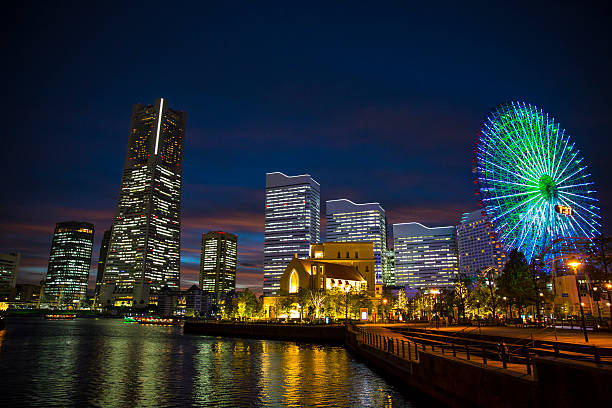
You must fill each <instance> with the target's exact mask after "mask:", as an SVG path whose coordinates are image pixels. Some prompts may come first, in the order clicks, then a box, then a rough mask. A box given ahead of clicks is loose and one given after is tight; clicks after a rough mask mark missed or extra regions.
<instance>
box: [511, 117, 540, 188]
mask: <svg viewBox="0 0 612 408" xmlns="http://www.w3.org/2000/svg"><path fill="white" fill-rule="evenodd" d="M511 126H512V127H513V128H514V132H515V133H518V129H517V128H516V126H515V125H514V122H513V123H512V124H511ZM523 130H524V131H525V132H526V130H525V127H524V125H523ZM519 142H520V143H522V144H523V147H524V150H523V149H521V152H522V153H523V154H525V155H527V153H528V154H529V156H528V160H529V161H530V162H531V164H533V165H534V167H536V168H537V173H536V174H534V177H538V176H541V175H542V174H544V168H543V167H542V165H541V163H540V162H539V161H538V160H537V156H535V155H534V154H532V148H533V146H531V147H530V146H528V145H527V144H526V143H525V140H524V139H519Z"/></svg>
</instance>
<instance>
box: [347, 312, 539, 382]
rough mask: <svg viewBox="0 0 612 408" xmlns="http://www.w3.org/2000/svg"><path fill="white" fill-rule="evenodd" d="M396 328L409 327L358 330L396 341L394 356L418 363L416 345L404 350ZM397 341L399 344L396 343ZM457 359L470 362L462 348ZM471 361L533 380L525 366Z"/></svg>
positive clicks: (371, 326) (369, 326) (448, 353)
mask: <svg viewBox="0 0 612 408" xmlns="http://www.w3.org/2000/svg"><path fill="white" fill-rule="evenodd" d="M394 327H398V328H399V327H407V325H406V324H365V325H359V326H358V328H362V329H364V330H366V331H367V332H369V333H372V334H374V335H379V336H383V337H388V338H392V339H394V346H393V347H394V353H393V354H394V355H397V356H398V357H403V358H405V359H406V360H413V361H416V354H415V349H414V344H412V345H411V346H410V347H408V346H407V345H406V344H405V345H404V348H403V349H402V346H401V342H402V340H406V337H404V335H403V334H401V333H397V332H395V331H393V330H391V329H392V328H394ZM411 327H414V326H411ZM364 340H365V339H364ZM396 341H398V342H397V343H395V342H396ZM378 348H381V349H383V348H384V347H378ZM419 350H421V346H419ZM426 350H427V351H428V352H432V350H431V348H430V346H426ZM433 352H434V353H436V354H440V355H446V356H449V357H450V356H452V351H450V350H448V349H447V350H446V351H444V352H443V351H442V350H441V349H440V348H439V347H437V348H436V349H435V351H433ZM456 358H459V359H461V360H466V361H467V360H468V356H467V353H466V352H465V351H462V349H460V348H457V350H456ZM470 361H471V362H472V363H476V364H486V365H487V366H488V367H489V368H494V369H499V370H506V369H507V370H510V371H512V372H514V373H515V374H518V375H521V376H526V377H529V378H531V375H529V374H527V367H526V366H525V365H524V364H513V363H508V364H507V366H506V367H507V368H506V369H504V368H503V364H502V362H501V361H495V360H491V359H490V358H488V359H487V360H486V363H485V362H484V360H483V359H482V356H478V355H475V354H472V355H471V356H470Z"/></svg>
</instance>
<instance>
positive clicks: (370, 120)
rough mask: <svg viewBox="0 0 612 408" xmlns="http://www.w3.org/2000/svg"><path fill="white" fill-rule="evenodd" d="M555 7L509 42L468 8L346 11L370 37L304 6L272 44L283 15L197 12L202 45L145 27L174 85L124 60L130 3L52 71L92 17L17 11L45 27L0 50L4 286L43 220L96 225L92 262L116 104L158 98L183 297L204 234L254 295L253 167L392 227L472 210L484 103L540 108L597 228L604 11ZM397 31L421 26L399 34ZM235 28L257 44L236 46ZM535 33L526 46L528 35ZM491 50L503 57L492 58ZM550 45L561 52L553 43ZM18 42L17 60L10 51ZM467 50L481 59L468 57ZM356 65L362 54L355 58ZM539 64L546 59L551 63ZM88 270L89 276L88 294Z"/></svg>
mask: <svg viewBox="0 0 612 408" xmlns="http://www.w3.org/2000/svg"><path fill="white" fill-rule="evenodd" d="M45 7H47V6H43V8H45ZM568 7H570V6H566V5H561V6H559V7H558V8H556V9H552V10H550V9H548V8H544V7H531V8H530V13H529V14H528V15H523V16H522V18H524V19H525V20H524V21H525V24H526V25H530V30H528V32H529V35H527V34H525V33H522V32H520V31H519V33H518V34H517V33H516V32H515V21H514V19H513V17H512V15H511V14H510V15H507V16H502V17H500V18H499V19H495V24H494V25H495V26H493V24H490V23H486V22H484V23H485V25H486V27H484V28H483V27H482V26H481V28H480V30H482V32H481V31H478V29H474V28H470V27H473V26H476V24H472V23H475V22H477V21H480V17H481V14H479V13H478V10H474V9H471V10H469V9H466V10H461V9H452V8H451V9H448V10H447V11H446V12H444V13H442V15H440V16H439V18H438V19H437V21H438V23H437V24H438V26H432V27H431V28H427V27H424V26H423V25H422V24H420V23H419V21H418V20H419V18H420V17H422V16H423V15H427V12H426V11H423V10H414V11H411V12H410V13H407V12H405V11H399V12H397V13H389V12H387V13H385V12H384V11H381V10H379V11H378V12H377V13H374V14H373V15H372V14H371V13H369V11H368V10H364V9H359V8H358V7H356V8H355V9H354V10H353V11H352V12H351V17H352V18H354V19H355V21H357V22H360V23H361V24H365V25H366V26H367V27H369V28H371V30H368V32H369V33H370V34H369V35H368V37H362V36H361V35H363V34H361V35H360V34H359V31H358V30H355V29H354V28H352V27H350V26H349V27H337V26H336V25H334V22H335V20H334V19H333V18H330V17H329V16H333V15H335V14H334V12H333V11H331V14H329V16H328V17H321V19H320V20H317V21H316V22H314V23H313V22H312V19H311V18H312V12H308V11H306V12H304V13H301V16H294V17H292V18H294V19H295V21H294V23H292V24H291V26H292V27H293V31H292V32H293V33H294V36H293V37H292V38H291V39H285V38H280V37H282V36H280V37H279V36H278V35H277V30H282V29H284V28H287V25H286V24H285V25H284V24H283V23H282V22H278V21H276V23H275V25H272V26H271V28H269V29H265V28H264V26H265V23H266V22H270V21H272V22H274V21H273V20H274V19H275V16H267V17H266V16H262V18H264V17H266V18H264V22H262V23H257V24H260V25H258V26H257V27H256V28H257V29H256V30H251V29H249V28H248V26H245V25H244V24H243V23H244V22H245V21H251V20H252V19H251V18H250V17H247V16H246V14H245V15H244V16H237V17H235V20H232V21H231V22H230V26H231V27H232V28H234V29H237V30H233V31H234V32H233V33H229V34H228V33H227V31H226V29H225V28H224V25H223V24H220V23H215V22H214V20H215V19H216V20H219V21H225V20H223V19H219V16H223V15H224V14H223V13H224V11H223V10H213V11H211V14H207V15H206V16H205V18H204V21H206V22H208V23H210V24H207V30H208V31H207V32H206V36H205V38H207V41H208V42H202V41H200V40H201V38H199V37H198V38H191V37H190V33H189V32H186V31H181V30H177V31H176V32H175V33H155V36H156V38H157V39H158V40H163V39H164V36H165V35H169V40H174V41H176V40H181V42H182V41H183V40H184V41H185V42H184V43H185V47H187V48H188V49H190V50H191V51H189V50H187V51H186V52H184V53H183V55H184V60H183V63H181V64H178V65H180V66H181V67H184V68H182V69H185V70H186V73H185V75H177V74H179V73H181V72H180V70H177V68H176V67H175V66H176V65H177V64H176V61H172V62H170V60H171V59H168V60H167V61H166V60H162V61H161V62H160V64H159V65H158V66H155V67H148V68H147V69H146V70H142V69H133V67H134V66H137V64H140V63H141V59H142V54H140V52H143V53H145V54H154V51H152V50H153V48H152V47H153V45H152V44H153V43H154V42H155V41H152V42H151V43H149V44H145V45H142V44H140V43H139V42H137V40H136V38H137V36H134V35H133V34H134V33H135V32H142V31H146V29H145V28H144V27H143V26H138V25H136V26H134V27H132V26H131V24H132V23H128V22H133V21H134V20H137V21H143V20H142V19H134V18H133V16H134V14H135V13H136V10H126V17H118V21H117V24H115V25H114V27H115V29H114V31H115V34H111V33H108V32H106V33H105V34H104V35H103V36H102V37H103V40H104V41H105V42H101V41H102V40H97V39H95V38H90V37H86V38H83V39H82V41H81V42H79V43H78V44H75V47H74V50H75V51H72V50H68V51H66V52H67V53H68V55H69V56H70V58H71V59H72V60H73V64H70V65H69V66H68V67H64V68H63V69H61V70H59V69H55V68H54V67H55V66H57V65H58V61H59V60H58V59H60V58H63V57H66V55H63V54H62V55H57V56H55V55H53V54H52V53H51V51H47V47H46V45H47V41H53V42H54V43H66V42H67V41H68V40H69V39H70V38H79V37H80V36H79V33H80V32H81V31H80V30H82V29H83V27H85V25H86V24H89V25H93V26H96V25H97V24H101V21H103V20H104V15H102V14H101V15H99V17H87V18H86V19H85V20H82V21H81V22H75V23H74V24H76V26H75V25H71V24H68V23H67V22H69V21H77V20H78V19H76V18H74V14H73V13H79V10H78V7H76V8H74V10H71V9H66V10H64V12H62V13H60V15H61V17H60V19H59V20H58V21H57V22H52V21H42V20H40V19H39V18H38V17H35V16H30V15H26V14H19V13H17V16H16V19H15V20H16V21H17V22H20V24H21V25H22V27H23V28H22V30H20V31H19V32H22V33H23V32H26V31H27V30H28V29H29V28H31V27H33V25H35V26H36V27H37V29H38V30H39V32H42V34H43V35H40V36H39V37H40V38H39V37H36V38H34V37H30V36H27V35H26V36H24V38H17V37H15V38H14V40H15V44H16V45H17V46H16V47H15V49H14V50H12V52H14V53H15V54H14V55H13V54H11V55H13V56H16V57H17V59H18V60H22V61H23V65H24V67H25V68H24V69H23V70H22V72H19V73H18V74H17V76H16V78H17V80H16V81H14V82H12V83H11V84H9V86H10V89H9V91H10V92H11V91H13V92H14V93H15V95H17V97H16V100H15V103H14V107H12V108H11V109H12V110H11V113H12V114H13V117H14V118H15V120H14V121H12V122H11V123H10V124H9V128H8V134H9V135H11V136H12V137H11V138H10V139H11V141H10V143H9V145H8V147H7V149H5V150H3V153H2V154H3V158H4V160H3V163H4V165H5V166H6V170H7V173H8V174H12V173H11V172H12V171H13V169H14V168H23V171H22V173H21V174H20V176H19V177H9V180H8V186H7V191H11V194H12V195H13V196H14V197H16V198H17V200H16V202H17V203H18V204H15V203H12V202H8V201H7V202H5V203H3V204H2V211H1V213H2V216H1V218H0V224H1V225H2V233H1V234H0V237H1V241H0V250H1V251H2V252H19V253H21V254H22V259H21V267H20V274H19V278H18V279H19V281H21V282H32V283H37V282H38V281H39V280H40V279H42V276H43V275H44V271H45V270H46V268H47V263H48V254H47V253H46V252H47V251H48V248H49V246H50V244H51V236H52V233H53V226H54V225H55V223H56V222H59V221H63V220H69V219H79V220H83V221H88V222H91V223H93V224H94V225H95V228H96V230H97V231H98V233H97V234H96V236H95V240H96V242H95V245H94V255H93V259H92V264H94V265H95V264H96V263H97V262H98V256H99V255H98V251H99V248H100V241H101V239H102V231H104V230H106V229H108V228H109V227H110V225H111V223H112V219H113V216H114V214H113V209H114V207H115V205H116V203H117V191H118V188H119V181H120V178H121V170H120V169H121V164H122V162H123V159H124V157H125V156H124V153H125V135H126V128H127V126H128V125H129V113H127V112H129V107H130V106H131V105H132V104H133V103H135V102H141V103H150V101H152V100H155V99H157V98H159V97H160V96H163V97H164V98H166V97H167V98H168V99H169V100H171V101H172V103H173V104H176V106H178V107H180V109H182V110H184V111H185V112H188V113H189V115H190V119H189V123H188V125H187V129H186V133H187V139H186V157H185V169H184V179H185V180H186V181H185V186H184V193H183V202H184V210H183V217H182V228H183V234H182V240H183V243H182V246H183V248H182V254H181V260H182V264H181V270H182V276H183V280H184V282H183V283H182V286H183V287H189V286H190V284H191V283H195V282H197V275H198V270H199V251H200V249H199V239H200V236H201V234H202V232H205V231H207V230H211V229H221V230H227V231H230V232H233V233H236V234H237V235H239V236H240V237H241V243H240V247H239V249H238V252H239V254H238V258H239V259H238V263H239V265H238V272H237V274H238V277H239V278H238V282H237V285H238V287H258V286H260V285H261V281H262V277H263V273H262V262H263V228H264V215H263V202H264V174H265V173H266V172H269V171H283V172H285V173H286V174H304V173H308V174H311V175H312V176H313V178H314V179H316V180H317V181H318V182H320V183H321V185H322V186H323V188H322V191H321V201H322V203H324V202H325V201H326V200H329V199H334V198H337V197H346V198H348V199H351V200H352V201H354V202H380V203H381V205H382V206H383V207H384V208H385V210H386V213H387V217H388V218H389V222H390V223H398V222H411V221H415V222H421V223H424V224H426V225H431V226H441V225H449V224H450V225H456V224H457V223H458V222H459V220H460V216H461V214H462V213H464V212H466V211H473V210H477V209H478V201H477V197H475V196H474V192H473V185H472V178H473V177H472V173H471V160H472V158H473V153H472V150H473V148H474V143H473V141H474V138H475V137H476V134H477V132H478V129H479V126H480V122H481V120H482V118H483V117H484V116H485V115H486V113H487V112H488V111H489V110H490V109H491V108H492V107H493V106H496V105H497V104H499V103H501V102H504V101H507V100H512V99H521V100H527V101H528V102H530V103H535V104H537V105H538V106H541V107H542V108H543V109H545V110H546V111H547V112H551V114H554V115H555V117H556V118H557V119H558V120H559V121H560V122H561V123H562V124H563V126H564V127H565V128H566V129H567V132H568V133H569V134H570V135H571V136H572V139H573V140H575V141H576V143H577V144H578V145H579V146H580V148H581V151H582V155H583V156H584V157H585V160H586V161H587V162H588V163H589V165H590V166H591V169H592V173H593V179H594V180H595V182H596V188H597V190H598V191H600V194H599V198H600V202H601V207H602V211H601V214H602V218H603V226H604V227H603V231H602V232H603V233H605V234H607V235H610V232H611V231H610V227H609V224H608V222H607V220H608V219H609V218H610V215H611V206H610V205H609V202H610V191H612V189H611V188H610V187H611V186H610V183H611V181H610V180H608V178H607V177H606V174H607V168H608V163H607V158H606V154H605V152H606V151H608V150H609V148H610V143H611V142H610V140H609V138H607V137H606V136H607V128H606V126H605V124H606V120H607V117H608V115H609V112H608V111H609V107H608V106H609V104H608V103H607V102H606V99H605V97H604V96H603V95H607V94H609V92H608V89H609V88H610V81H609V80H608V79H607V74H606V72H608V71H609V67H610V57H609V55H607V54H604V55H602V54H601V52H600V51H594V50H598V49H599V50H600V49H605V47H603V46H602V44H605V42H602V41H603V39H605V38H607V37H606V36H605V35H601V33H602V32H605V31H602V30H603V27H604V24H603V23H604V22H603V20H601V19H600V18H599V17H598V15H599V14H602V13H599V12H597V11H593V10H590V11H589V10H583V9H581V8H580V7H578V6H576V10H572V12H571V13H568V9H567V8H568ZM226 11H227V10H226ZM248 11H249V12H252V13H255V14H257V10H253V9H250V10H248ZM340 11H341V10H340V9H336V12H340ZM498 11H499V10H498ZM139 12H142V11H139ZM145 13H147V12H145ZM550 13H552V15H551V14H550ZM179 14H180V13H179ZM383 14H384V18H383ZM392 14H396V15H397V16H396V17H395V18H394V17H393V16H392ZM87 15H88V16H94V15H96V14H95V13H93V14H91V13H87ZM193 15H194V17H195V16H197V15H198V13H197V12H194V13H193ZM544 15H545V16H550V17H551V18H550V19H548V18H547V19H543V18H542V16H544ZM567 15H571V16H572V17H571V18H572V19H573V18H577V21H573V20H572V19H570V18H568V17H567ZM130 16H131V17H130ZM276 17H278V15H277V16H276ZM552 17H554V18H552ZM63 19H65V20H63ZM124 19H125V20H124ZM266 19H267V20H266ZM144 20H147V19H144ZM544 20H546V22H545V23H542V21H544ZM147 21H158V22H159V20H158V19H156V18H153V19H152V20H151V19H149V20H147ZM406 21H412V22H413V23H414V24H416V26H418V27H420V29H421V30H424V31H423V33H424V34H422V35H420V36H418V37H414V38H413V37H412V36H411V34H410V32H411V31H409V30H408V29H407V28H405V27H406V24H405V22H406ZM552 21H555V23H554V24H553V23H552ZM587 21H588V24H587ZM569 22H572V23H571V24H568V23H569ZM564 23H565V24H564ZM56 24H59V26H56ZM139 24H141V23H139ZM312 24H314V27H315V28H316V30H314V31H316V33H315V35H314V36H313V35H311V34H312V27H313V25H312ZM241 26H244V27H243V28H240V27H241ZM564 26H565V27H567V26H571V27H574V28H572V29H571V30H566V29H562V28H561V27H564ZM58 27H63V28H62V29H57V28H58ZM251 28H252V27H251ZM404 30H407V31H404ZM483 32H484V33H488V34H489V35H482V33H483ZM246 33H249V35H251V34H252V33H256V34H255V35H254V36H253V37H252V38H250V37H249V36H247V35H246ZM345 33H346V34H349V36H348V37H347V36H345V35H344V34H345ZM350 35H353V37H352V38H351V37H350ZM157 36H159V37H157ZM370 36H371V37H370ZM533 36H535V38H537V41H527V40H528V39H533ZM11 38H12V37H11ZM125 38H128V39H129V41H127V42H126V43H124V42H123V39H125ZM211 38H212V39H211ZM219 39H224V40H223V41H226V42H223V43H222V42H220V41H221V40H219ZM500 43H501V44H504V47H503V50H502V51H503V52H494V53H492V52H491V51H490V50H491V49H496V50H497V49H498V48H497V46H498V44H500ZM558 43H566V44H570V46H568V47H562V49H560V48H559V47H555V44H558ZM105 44H106V45H105ZM110 44H112V46H111V45H110ZM136 44H138V46H139V47H140V46H142V47H144V48H143V50H142V51H140V52H139V53H133V50H134V49H135V48H137V47H136ZM266 44H269V45H266ZM294 44H295V45H294ZM571 44H581V46H580V47H572V46H571ZM222 45H223V46H222ZM385 45H387V46H388V47H386V46H385ZM200 47H201V50H200ZM21 49H28V50H31V51H32V52H31V53H28V55H24V54H23V52H22V51H20V50H21ZM296 49H299V51H296ZM94 50H95V51H94ZM193 50H197V51H193ZM277 50H282V51H283V52H282V53H277V52H276V51H277ZM72 52H74V54H72ZM482 53H484V54H485V55H486V56H487V57H486V58H481V57H482ZM364 55H370V57H369V58H367V61H366V60H364V58H363V56H364ZM593 56H597V58H595V57H593ZM216 60H218V61H225V62H226V63H225V64H223V66H224V67H226V69H223V70H221V69H218V67H217V66H216V65H215V64H211V63H210V62H211V61H216ZM259 60H262V61H263V60H265V61H266V63H265V64H262V63H257V61H259ZM117 61H121V63H118V62H117ZM246 61H255V62H254V63H253V64H252V65H249V66H250V68H249V70H246V69H243V68H241V67H243V66H246V65H245V62H246ZM550 61H557V62H558V64H554V70H552V71H551V64H550ZM573 61H580V63H575V62H573ZM135 64H136V65H135ZM63 65H65V64H63ZM449 66H452V67H454V68H453V69H449V68H448V67H449ZM126 67H127V68H126ZM130 67H131V68H130ZM271 67H272V68H271ZM441 67H444V68H441ZM83 72H87V73H86V74H83ZM166 73H171V74H174V75H164V74H166ZM30 78H41V79H35V80H30ZM168 78H173V80H169V79H168ZM186 78H191V79H186ZM193 78H197V80H194V79H193ZM508 78H513V79H512V80H509V79H508ZM73 81H74V82H73ZM73 83H76V84H77V86H74V85H72V86H70V85H69V84H73ZM19 84H21V86H19V88H16V87H17V86H18V85H19ZM23 84H26V85H23ZM102 84H108V85H107V86H103V85H102ZM151 84H154V86H152V85H151ZM67 89H69V90H70V91H69V92H66V90H67ZM41 90H42V92H41ZM84 101H87V103H83V102H84ZM17 106H21V107H22V108H19V109H17V108H16V107H17ZM26 151H27V152H29V156H28V157H29V158H30V159H31V160H30V161H29V163H30V164H31V165H30V166H26V167H21V166H20V163H21V161H22V160H23V158H22V155H21V154H20V152H26ZM299 159H302V160H299ZM313 159H314V160H313ZM322 207H324V204H322ZM321 210H322V211H324V208H321ZM322 231H324V228H322ZM95 275H96V268H95V266H93V267H92V268H91V273H90V288H92V287H93V282H94V281H95Z"/></svg>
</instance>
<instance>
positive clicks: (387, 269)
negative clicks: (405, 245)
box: [383, 249, 395, 286]
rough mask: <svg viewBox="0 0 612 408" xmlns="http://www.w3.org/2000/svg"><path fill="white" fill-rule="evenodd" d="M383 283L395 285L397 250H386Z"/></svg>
mask: <svg viewBox="0 0 612 408" xmlns="http://www.w3.org/2000/svg"><path fill="white" fill-rule="evenodd" d="M383 285H384V286H395V251H393V250H392V249H387V250H386V251H385V264H384V266H383Z"/></svg>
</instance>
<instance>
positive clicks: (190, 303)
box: [185, 285, 203, 314]
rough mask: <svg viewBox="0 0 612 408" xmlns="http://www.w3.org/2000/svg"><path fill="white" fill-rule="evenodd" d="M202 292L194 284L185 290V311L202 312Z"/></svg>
mask: <svg viewBox="0 0 612 408" xmlns="http://www.w3.org/2000/svg"><path fill="white" fill-rule="evenodd" d="M202 294H203V292H202V290H201V289H200V288H198V287H197V286H196V285H191V287H190V288H189V289H187V290H186V291H185V312H186V313H189V312H190V311H191V312H193V313H194V314H195V313H198V314H199V313H201V312H202V305H203V301H202V300H203V296H202Z"/></svg>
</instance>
